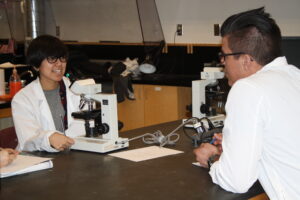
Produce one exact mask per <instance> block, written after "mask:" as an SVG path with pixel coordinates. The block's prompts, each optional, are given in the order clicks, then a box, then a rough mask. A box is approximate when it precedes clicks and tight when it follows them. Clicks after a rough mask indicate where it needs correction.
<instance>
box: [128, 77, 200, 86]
mask: <svg viewBox="0 0 300 200" xmlns="http://www.w3.org/2000/svg"><path fill="white" fill-rule="evenodd" d="M199 79H200V74H196V75H180V74H143V75H141V76H139V77H133V78H132V82H133V83H139V84H151V85H169V86H186V87H191V86H192V81H193V80H199Z"/></svg>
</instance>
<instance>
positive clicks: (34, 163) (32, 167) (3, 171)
mask: <svg viewBox="0 0 300 200" xmlns="http://www.w3.org/2000/svg"><path fill="white" fill-rule="evenodd" d="M51 159H52V158H43V157H36V156H30V155H18V156H17V158H16V159H15V160H14V161H13V162H12V163H11V164H9V165H7V166H5V167H2V168H0V178H5V177H10V176H16V175H19V174H25V173H30V172H34V171H39V170H43V169H49V168H52V167H53V163H52V160H51Z"/></svg>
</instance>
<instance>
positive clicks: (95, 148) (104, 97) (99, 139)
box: [71, 79, 129, 153]
mask: <svg viewBox="0 0 300 200" xmlns="http://www.w3.org/2000/svg"><path fill="white" fill-rule="evenodd" d="M101 89H102V88H101V84H95V81H94V80H93V79H84V80H77V81H75V82H74V83H73V84H72V86H71V91H72V92H74V93H75V94H78V95H80V97H81V100H80V105H79V108H80V110H81V111H79V112H73V113H72V116H73V117H74V118H76V119H82V120H84V121H85V132H86V134H85V135H83V136H78V137H75V138H74V140H75V144H74V145H73V146H72V149H75V150H82V151H91V152H97V153H106V152H110V151H114V150H118V149H122V148H126V147H128V145H129V144H128V139H127V138H120V137H119V134H118V116H117V98H116V94H104V93H101ZM97 104H100V105H98V106H97ZM83 108H87V110H82V109H83Z"/></svg>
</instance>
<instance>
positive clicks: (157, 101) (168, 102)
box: [144, 85, 178, 126]
mask: <svg viewBox="0 0 300 200" xmlns="http://www.w3.org/2000/svg"><path fill="white" fill-rule="evenodd" d="M177 94H178V93H177V87H174V86H159V85H144V95H145V126H150V125H153V124H159V123H164V122H169V121H174V120H177V119H178V109H177V105H178V95H177Z"/></svg>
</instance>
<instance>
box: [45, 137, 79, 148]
mask: <svg viewBox="0 0 300 200" xmlns="http://www.w3.org/2000/svg"><path fill="white" fill-rule="evenodd" d="M49 142H50V145H51V146H52V147H53V148H55V149H56V150H58V151H63V150H65V149H68V148H70V147H71V146H72V145H73V144H74V143H75V141H74V140H73V139H72V138H70V137H67V136H65V135H62V134H60V133H53V134H52V135H51V136H50V137H49Z"/></svg>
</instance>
